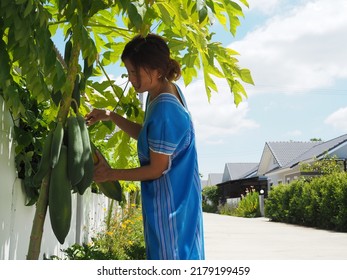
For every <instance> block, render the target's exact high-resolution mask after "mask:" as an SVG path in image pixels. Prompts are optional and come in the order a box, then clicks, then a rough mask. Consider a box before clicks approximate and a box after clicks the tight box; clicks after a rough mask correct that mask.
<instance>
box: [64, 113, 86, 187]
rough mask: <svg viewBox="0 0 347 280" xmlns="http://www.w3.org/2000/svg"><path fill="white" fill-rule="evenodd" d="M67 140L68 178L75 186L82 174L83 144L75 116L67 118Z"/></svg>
mask: <svg viewBox="0 0 347 280" xmlns="http://www.w3.org/2000/svg"><path fill="white" fill-rule="evenodd" d="M66 122H67V131H68V132H67V134H68V135H67V139H68V146H67V149H68V170H67V172H68V177H69V179H70V181H71V184H72V185H76V184H77V183H78V182H79V181H80V180H81V179H82V177H83V174H84V161H83V159H82V156H83V142H82V136H81V129H80V126H79V124H78V121H77V118H76V117H75V116H70V117H68V118H67V121H66Z"/></svg>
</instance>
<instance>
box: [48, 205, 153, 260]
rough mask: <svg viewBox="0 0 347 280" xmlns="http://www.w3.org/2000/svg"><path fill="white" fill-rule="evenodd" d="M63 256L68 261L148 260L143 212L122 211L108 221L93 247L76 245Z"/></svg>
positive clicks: (91, 244)
mask: <svg viewBox="0 0 347 280" xmlns="http://www.w3.org/2000/svg"><path fill="white" fill-rule="evenodd" d="M63 252H64V254H65V256H66V259H68V260H144V259H146V250H145V242H144V236H143V221H142V212H141V208H140V207H136V205H131V206H129V208H128V209H123V211H122V213H119V214H117V215H114V216H112V217H111V219H108V221H107V223H106V227H105V229H104V230H103V231H101V232H99V233H97V234H96V236H94V237H93V238H92V241H91V242H90V243H88V244H85V243H84V244H82V245H80V244H74V245H72V246H70V247H69V248H67V249H65V250H63ZM51 259H57V257H56V256H52V257H51Z"/></svg>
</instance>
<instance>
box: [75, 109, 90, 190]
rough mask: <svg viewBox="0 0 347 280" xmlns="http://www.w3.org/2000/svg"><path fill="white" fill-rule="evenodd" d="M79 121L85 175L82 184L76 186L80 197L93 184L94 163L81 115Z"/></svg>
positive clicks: (86, 129) (86, 130)
mask: <svg viewBox="0 0 347 280" xmlns="http://www.w3.org/2000/svg"><path fill="white" fill-rule="evenodd" d="M77 121H78V124H79V126H80V130H81V137H82V145H83V154H82V161H83V162H84V175H83V177H82V179H81V181H80V182H78V183H77V184H76V188H77V191H78V193H79V194H80V195H83V193H84V192H85V190H86V189H87V188H88V187H89V186H90V185H91V184H92V182H93V172H94V162H93V156H92V151H91V146H90V138H89V132H88V128H87V125H86V121H85V119H84V118H83V117H82V116H81V115H77Z"/></svg>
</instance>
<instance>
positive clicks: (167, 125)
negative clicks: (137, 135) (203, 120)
mask: <svg viewBox="0 0 347 280" xmlns="http://www.w3.org/2000/svg"><path fill="white" fill-rule="evenodd" d="M172 98H174V97H171V99H172ZM153 105H154V106H153V108H152V112H151V121H150V123H149V127H148V144H149V148H150V149H151V150H152V151H154V152H157V153H162V154H166V155H172V154H174V152H175V151H176V149H177V147H178V145H179V144H180V143H181V141H182V140H183V139H184V138H185V136H186V133H187V131H188V129H189V114H188V113H187V111H186V110H185V109H184V108H183V107H182V106H181V105H180V104H179V103H178V101H176V100H170V99H169V100H165V99H164V100H161V101H160V102H157V103H156V104H153Z"/></svg>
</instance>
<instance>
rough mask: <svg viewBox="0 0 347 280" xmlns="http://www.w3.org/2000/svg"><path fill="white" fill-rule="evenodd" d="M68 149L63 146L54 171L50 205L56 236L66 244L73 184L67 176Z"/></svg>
mask: <svg viewBox="0 0 347 280" xmlns="http://www.w3.org/2000/svg"><path fill="white" fill-rule="evenodd" d="M67 153H68V152H67V147H66V146H65V145H62V147H61V149H60V156H59V160H58V162H57V164H56V166H55V167H54V168H53V169H52V173H51V178H50V184H49V194H48V205H49V216H50V219H51V226H52V230H53V232H54V235H55V236H56V238H57V239H58V241H59V242H60V244H64V242H65V238H66V236H67V234H68V233H69V230H70V225H71V213H72V205H71V182H70V180H69V178H68V176H67V169H68V165H67V162H68V157H67V155H68V154H67Z"/></svg>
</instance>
